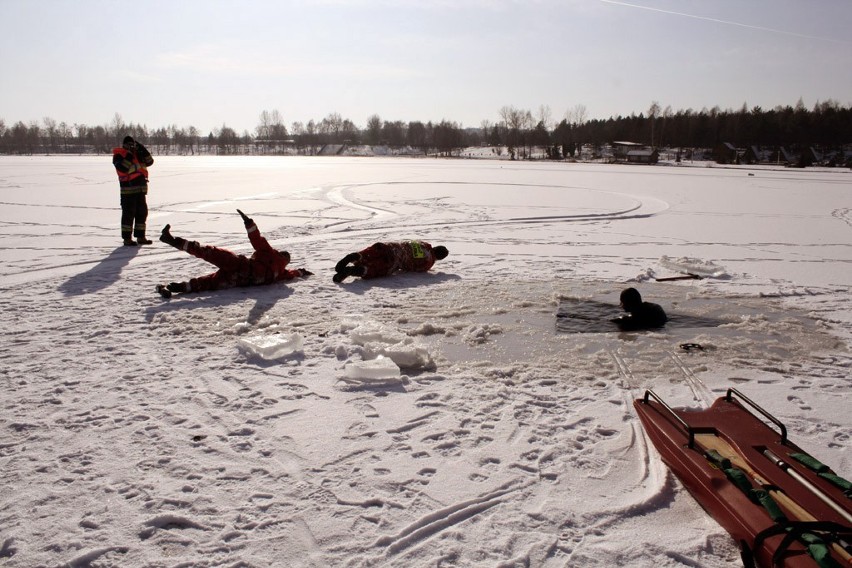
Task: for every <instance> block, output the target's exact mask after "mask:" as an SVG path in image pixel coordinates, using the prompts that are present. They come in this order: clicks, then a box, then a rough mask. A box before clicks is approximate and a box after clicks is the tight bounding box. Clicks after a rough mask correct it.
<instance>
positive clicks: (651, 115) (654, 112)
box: [648, 101, 660, 148]
mask: <svg viewBox="0 0 852 568" xmlns="http://www.w3.org/2000/svg"><path fill="white" fill-rule="evenodd" d="M659 114H660V103H658V102H657V101H654V102H652V103H651V106H650V107H649V108H648V119H649V120H650V121H651V147H652V148H653V147H654V123H655V122H657V116H658V115H659Z"/></svg>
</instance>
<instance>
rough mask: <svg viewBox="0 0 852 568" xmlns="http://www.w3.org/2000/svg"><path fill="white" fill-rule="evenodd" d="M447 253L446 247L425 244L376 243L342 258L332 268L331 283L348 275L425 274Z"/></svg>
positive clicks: (410, 242) (367, 276)
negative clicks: (333, 270)
mask: <svg viewBox="0 0 852 568" xmlns="http://www.w3.org/2000/svg"><path fill="white" fill-rule="evenodd" d="M448 254H450V253H449V251H448V250H447V247H444V246H437V247H434V248H433V247H432V245H430V244H429V243H427V242H425V241H402V242H392V243H375V244H373V245H370V246H369V247H367V248H365V249H364V250H362V251H359V252H353V253H350V254H347V255H346V256H345V257H343V258H342V259H341V260H340V262H338V263H337V266H336V267H335V272H336V274H335V275H334V277H333V278H332V280H334V281H335V282H337V283H338V284H339V283H341V282H343V281H344V280H345V279H346V277H347V276H360V277H361V278H365V279H367V278H380V277H382V276H390V275H391V274H393V273H395V272H426V271H427V270H429V269H430V268H432V265H433V264H435V261H436V260H443V259H445V258H447V255H448ZM350 264H351V266H350Z"/></svg>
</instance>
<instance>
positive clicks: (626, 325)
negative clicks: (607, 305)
mask: <svg viewBox="0 0 852 568" xmlns="http://www.w3.org/2000/svg"><path fill="white" fill-rule="evenodd" d="M619 299H620V300H621V307H622V308H623V309H624V311H625V312H627V315H626V316H621V317H618V318H615V319H614V320H612V321H614V322H615V324H616V325H618V327H619V329H621V331H635V330H638V329H652V328H656V327H662V326H664V325H665V323H666V322H667V321H668V320H669V318H668V316H666V312H665V311H663V308H662V307H661V306H660V305H659V304H653V303H651V302H643V301H642V295H641V294H640V293H639V290H637V289H636V288H627V289H625V290H624V291H622V292H621V296H620V298H619Z"/></svg>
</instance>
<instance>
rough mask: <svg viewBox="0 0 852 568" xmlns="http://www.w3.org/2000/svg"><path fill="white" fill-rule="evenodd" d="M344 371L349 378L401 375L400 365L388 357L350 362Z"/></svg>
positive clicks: (387, 377) (379, 377) (393, 376)
mask: <svg viewBox="0 0 852 568" xmlns="http://www.w3.org/2000/svg"><path fill="white" fill-rule="evenodd" d="M343 372H344V373H345V374H346V378H347V379H393V378H397V377H399V367H397V366H396V363H394V362H393V360H392V359H388V358H387V357H377V358H375V359H371V360H369V361H356V362H353V363H348V364H347V365H346V366H345V367H344V368H343Z"/></svg>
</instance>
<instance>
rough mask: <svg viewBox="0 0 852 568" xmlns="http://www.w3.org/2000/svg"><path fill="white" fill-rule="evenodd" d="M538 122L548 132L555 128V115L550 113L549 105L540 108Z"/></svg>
mask: <svg viewBox="0 0 852 568" xmlns="http://www.w3.org/2000/svg"><path fill="white" fill-rule="evenodd" d="M537 118H538V122H539V123H540V124H542V125H543V126H544V127H545V128H546V129H547V130H550V129H551V128H553V113H551V112H550V107H549V106H547V105H540V106H539V107H538V116H537Z"/></svg>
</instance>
